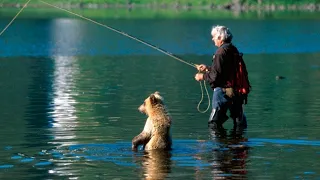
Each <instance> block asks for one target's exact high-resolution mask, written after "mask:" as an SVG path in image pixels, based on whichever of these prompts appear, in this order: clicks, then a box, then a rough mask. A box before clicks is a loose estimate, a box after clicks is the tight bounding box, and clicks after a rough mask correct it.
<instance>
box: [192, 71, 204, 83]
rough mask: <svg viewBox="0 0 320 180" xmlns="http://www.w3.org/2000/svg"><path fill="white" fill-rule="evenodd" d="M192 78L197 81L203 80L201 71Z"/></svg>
mask: <svg viewBox="0 0 320 180" xmlns="http://www.w3.org/2000/svg"><path fill="white" fill-rule="evenodd" d="M194 79H196V80H197V81H202V80H203V74H202V73H197V74H196V75H195V76H194Z"/></svg>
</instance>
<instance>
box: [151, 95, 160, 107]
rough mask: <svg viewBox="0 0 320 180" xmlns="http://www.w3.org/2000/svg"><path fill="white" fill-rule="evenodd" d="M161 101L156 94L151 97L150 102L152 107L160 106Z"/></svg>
mask: <svg viewBox="0 0 320 180" xmlns="http://www.w3.org/2000/svg"><path fill="white" fill-rule="evenodd" d="M158 101H159V99H157V97H156V96H155V95H154V94H151V95H150V102H151V104H152V105H155V104H158Z"/></svg>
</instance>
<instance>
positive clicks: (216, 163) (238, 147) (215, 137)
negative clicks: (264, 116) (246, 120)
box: [209, 128, 249, 179]
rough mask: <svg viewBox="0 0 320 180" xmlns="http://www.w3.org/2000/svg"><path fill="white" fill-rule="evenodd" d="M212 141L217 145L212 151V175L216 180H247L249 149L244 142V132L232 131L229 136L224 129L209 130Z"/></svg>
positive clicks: (239, 130) (240, 130)
mask: <svg viewBox="0 0 320 180" xmlns="http://www.w3.org/2000/svg"><path fill="white" fill-rule="evenodd" d="M209 135H210V137H209V138H210V140H212V141H214V143H216V144H217V147H216V148H214V149H213V150H212V157H211V160H210V162H212V163H211V164H212V171H211V172H212V174H213V177H214V178H215V179H216V178H218V179H246V178H247V176H246V174H247V170H246V159H247V157H248V151H249V147H248V146H247V145H245V144H244V143H243V142H246V141H247V139H246V138H245V137H244V130H242V129H232V130H231V131H230V134H229V135H228V134H227V131H226V129H224V128H218V129H215V128H209Z"/></svg>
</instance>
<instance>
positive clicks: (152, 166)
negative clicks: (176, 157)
mask: <svg viewBox="0 0 320 180" xmlns="http://www.w3.org/2000/svg"><path fill="white" fill-rule="evenodd" d="M171 164H172V162H171V151H166V150H150V151H144V155H143V157H142V170H143V176H144V178H145V179H146V180H151V179H155V180H157V179H159V180H161V179H166V177H167V175H168V173H170V171H171Z"/></svg>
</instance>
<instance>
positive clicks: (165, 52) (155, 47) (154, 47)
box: [0, 0, 210, 113]
mask: <svg viewBox="0 0 320 180" xmlns="http://www.w3.org/2000/svg"><path fill="white" fill-rule="evenodd" d="M30 1H31V0H28V1H27V2H26V3H25V4H24V6H23V7H22V8H21V9H20V11H19V12H18V13H17V14H16V15H15V16H14V17H13V19H12V20H11V21H10V22H9V23H8V25H7V26H6V27H5V28H4V29H3V30H2V31H1V32H0V36H1V35H2V34H3V33H4V32H5V31H6V30H7V29H8V28H9V26H10V25H11V24H12V23H13V22H14V20H15V19H16V18H17V17H18V15H19V14H20V13H21V12H22V11H23V10H24V9H25V8H26V7H27V5H28V3H29V2H30ZM40 2H42V3H44V4H46V5H48V6H51V7H54V8H57V9H60V10H62V11H65V12H67V13H70V14H73V15H75V16H78V17H80V18H82V19H85V20H87V21H90V22H92V23H94V24H97V25H100V26H103V27H105V28H107V29H109V30H112V31H114V32H116V33H119V34H122V35H124V36H126V37H129V38H131V39H133V40H135V41H138V42H140V43H142V44H144V45H146V46H149V47H151V48H153V49H155V50H158V51H160V52H162V53H164V54H166V55H168V56H170V57H172V58H174V59H176V60H178V61H180V62H182V63H185V64H187V65H189V66H192V67H194V68H197V66H198V65H197V64H194V63H189V62H186V61H184V60H182V59H181V58H179V57H177V56H175V55H173V54H172V53H170V52H168V51H165V50H163V49H161V48H159V47H157V46H155V45H152V44H150V43H148V42H146V41H144V40H141V39H139V38H136V37H134V36H131V35H129V34H127V33H125V32H122V31H120V30H118V29H116V28H113V27H111V26H107V25H105V24H101V23H99V22H97V21H94V20H92V19H89V18H87V17H84V16H82V15H80V14H76V13H74V12H71V11H69V10H67V9H64V8H61V7H58V6H55V5H52V4H49V3H47V2H45V1H42V0H40ZM203 84H204V88H205V90H206V93H207V97H208V102H209V103H208V107H207V109H206V110H204V111H201V110H200V108H199V107H200V104H201V102H202V100H203V88H202V83H201V81H200V87H201V93H202V96H201V100H200V102H199V104H198V106H197V109H198V111H199V112H200V113H205V112H207V111H208V109H209V107H210V96H209V93H208V90H207V88H206V83H205V82H204V83H203Z"/></svg>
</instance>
